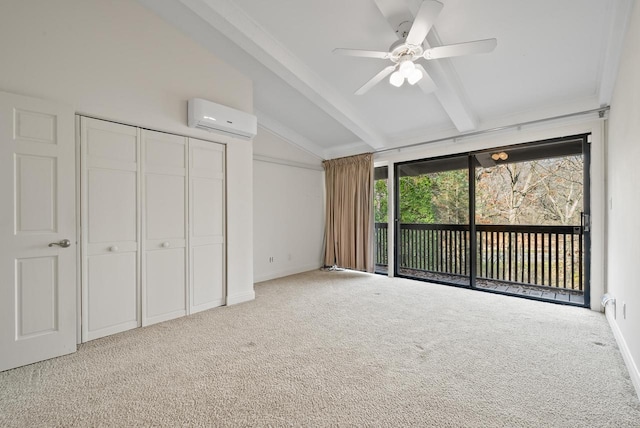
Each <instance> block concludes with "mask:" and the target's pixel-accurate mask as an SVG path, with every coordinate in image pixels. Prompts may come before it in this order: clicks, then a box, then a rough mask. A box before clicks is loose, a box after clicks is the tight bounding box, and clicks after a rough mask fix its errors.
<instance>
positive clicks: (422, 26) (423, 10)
mask: <svg viewBox="0 0 640 428" xmlns="http://www.w3.org/2000/svg"><path fill="white" fill-rule="evenodd" d="M442 7H443V4H442V3H440V2H439V1H435V0H424V1H423V2H422V4H421V5H420V9H419V10H418V13H417V14H416V19H415V20H414V21H413V25H412V26H411V29H410V30H409V34H407V38H406V42H407V44H410V45H416V46H419V45H421V44H422V42H424V39H425V38H426V37H427V33H428V32H429V30H431V27H433V24H434V22H435V21H436V18H437V17H438V15H439V14H440V11H441V10H442Z"/></svg>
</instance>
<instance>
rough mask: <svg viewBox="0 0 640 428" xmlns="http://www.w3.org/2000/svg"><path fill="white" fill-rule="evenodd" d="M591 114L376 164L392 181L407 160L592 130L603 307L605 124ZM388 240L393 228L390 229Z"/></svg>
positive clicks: (426, 148)
mask: <svg viewBox="0 0 640 428" xmlns="http://www.w3.org/2000/svg"><path fill="white" fill-rule="evenodd" d="M594 117H597V116H596V115H592V116H578V117H576V118H573V119H565V120H562V121H550V122H547V123H542V124H536V125H530V126H523V127H521V129H514V130H506V131H502V132H495V133H490V134H483V135H479V136H476V137H467V138H461V139H459V140H457V141H453V142H452V141H445V142H441V143H433V144H427V145H423V146H420V147H416V148H412V149H406V150H402V151H392V152H388V153H385V154H380V155H378V156H376V159H375V164H376V166H381V165H388V166H389V182H390V183H392V182H393V179H394V178H393V165H394V164H395V163H397V162H403V161H407V160H414V159H423V158H429V157H435V156H445V155H450V154H456V153H468V152H471V151H476V150H484V149H490V148H492V147H501V146H508V145H512V144H520V143H527V142H532V141H541V140H546V139H551V138H557V137H562V136H569V135H578V134H586V133H591V134H592V137H591V141H592V143H591V171H590V172H591V309H593V310H596V311H599V310H600V298H601V296H602V294H603V293H604V246H605V244H604V242H605V219H604V206H605V170H604V166H605V163H604V151H605V142H604V125H603V121H602V120H597V119H594ZM393 198H394V195H393V186H389V200H393ZM393 208H394V207H393V204H390V205H389V218H390V219H392V218H393V215H394V214H393ZM389 234H390V235H389V239H390V240H391V239H392V236H391V235H392V234H393V230H392V229H389ZM392 252H393V248H392V246H390V247H389V275H392V274H393V254H392Z"/></svg>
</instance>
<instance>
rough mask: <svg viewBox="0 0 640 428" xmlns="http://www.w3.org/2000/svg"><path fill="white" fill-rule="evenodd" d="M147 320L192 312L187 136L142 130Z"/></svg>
mask: <svg viewBox="0 0 640 428" xmlns="http://www.w3.org/2000/svg"><path fill="white" fill-rule="evenodd" d="M142 141H143V147H142V150H143V159H144V162H143V171H144V191H143V194H144V195H145V196H144V205H143V218H142V221H143V228H142V229H143V243H144V249H143V254H144V257H143V259H142V262H143V266H142V274H143V277H142V295H143V305H142V315H143V319H142V325H149V324H153V323H157V322H161V321H166V320H169V319H173V318H177V317H181V316H184V315H186V313H187V232H186V219H187V184H188V183H187V139H186V138H185V137H179V136H177V135H171V134H164V133H161V132H154V131H147V130H144V131H142Z"/></svg>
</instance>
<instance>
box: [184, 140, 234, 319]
mask: <svg viewBox="0 0 640 428" xmlns="http://www.w3.org/2000/svg"><path fill="white" fill-rule="evenodd" d="M224 180H225V150H224V146H223V145H222V144H215V143H211V142H208V141H200V140H194V139H189V181H190V184H189V224H190V227H189V231H190V236H189V246H190V257H189V265H190V283H191V287H190V290H191V293H190V313H194V312H198V311H203V310H205V309H209V308H213V307H216V306H220V305H224V304H225V300H226V287H225V284H226V280H225V251H224V248H225V243H224V239H225V191H224V189H225V181H224Z"/></svg>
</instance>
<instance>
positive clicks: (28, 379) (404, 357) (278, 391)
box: [0, 271, 640, 428]
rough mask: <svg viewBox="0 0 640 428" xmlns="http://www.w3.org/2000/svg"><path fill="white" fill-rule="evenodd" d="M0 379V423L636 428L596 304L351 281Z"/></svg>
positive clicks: (87, 349)
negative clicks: (592, 308) (586, 306)
mask: <svg viewBox="0 0 640 428" xmlns="http://www.w3.org/2000/svg"><path fill="white" fill-rule="evenodd" d="M255 289H256V299H255V300H254V301H252V302H247V303H244V304H241V305H236V306H230V307H223V308H217V309H213V310H210V311H205V312H202V313H199V314H195V315H192V316H189V317H185V318H181V319H177V320H173V321H168V322H165V323H161V324H156V325H153V326H150V327H146V328H142V329H135V330H131V331H128V332H125V333H121V334H117V335H113V336H110V337H106V338H103V339H98V340H94V341H91V342H88V343H86V344H83V345H81V346H80V347H79V349H78V352H76V353H75V354H72V355H68V356H65V357H60V358H55V359H52V360H48V361H44V362H41V363H36V364H32V365H29V366H25V367H21V368H18V369H14V370H9V371H6V372H3V373H0V426H3V427H5V426H6V427H13V426H16V427H26V426H33V427H45V426H79V427H88V426H117V427H128V426H171V427H174V426H393V427H397V426H423V427H572V428H575V427H589V428H591V427H639V426H640V401H639V400H638V397H637V396H636V394H635V391H634V389H633V386H632V384H631V381H630V379H629V375H628V372H627V370H626V367H625V365H624V363H623V360H622V357H621V355H620V351H619V350H618V348H617V346H616V342H615V340H614V338H613V335H612V333H611V330H610V328H609V326H608V324H607V322H606V319H605V317H604V316H603V315H602V314H600V313H596V312H593V311H589V310H586V309H581V308H576V307H565V306H559V305H554V304H549V303H541V302H536V301H530V300H524V299H518V298H514V297H507V296H500V295H493V294H489V293H481V292H477V291H470V290H464V289H458V288H453V287H447V286H442V285H433V284H427V283H422V282H416V281H411V280H404V279H389V278H386V277H383V276H376V275H369V274H362V273H357V272H349V271H345V272H322V271H315V272H308V273H304V274H300V275H294V276H290V277H287V278H282V279H278V280H273V281H267V282H263V283H260V284H257V285H256V287H255Z"/></svg>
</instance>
